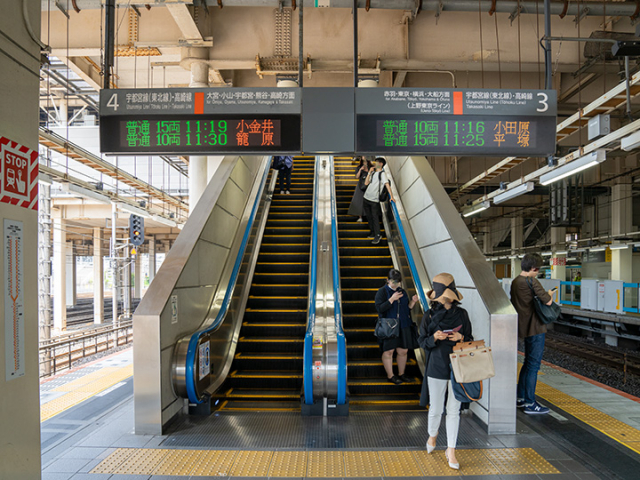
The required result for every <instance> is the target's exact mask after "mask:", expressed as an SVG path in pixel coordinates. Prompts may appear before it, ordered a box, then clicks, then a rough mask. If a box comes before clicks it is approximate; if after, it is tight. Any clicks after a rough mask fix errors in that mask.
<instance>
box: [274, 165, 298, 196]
mask: <svg viewBox="0 0 640 480" xmlns="http://www.w3.org/2000/svg"><path fill="white" fill-rule="evenodd" d="M273 168H274V169H276V170H278V172H279V173H278V177H279V182H280V193H281V194H283V193H285V192H286V194H287V195H289V194H290V193H291V172H292V171H293V157H292V156H291V155H284V156H280V155H274V157H273ZM285 183H286V185H285ZM285 187H286V189H285Z"/></svg>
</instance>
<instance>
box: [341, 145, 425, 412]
mask: <svg viewBox="0 0 640 480" xmlns="http://www.w3.org/2000/svg"><path fill="white" fill-rule="evenodd" d="M334 164H335V177H336V197H337V198H336V203H337V210H338V211H337V214H338V242H339V244H340V282H341V286H342V311H343V325H344V330H345V335H346V337H347V359H348V360H347V362H348V363H347V368H348V386H349V392H350V394H351V398H350V409H351V410H385V411H388V410H418V409H422V408H421V407H420V406H419V398H420V388H421V385H422V375H421V374H420V369H419V367H418V364H417V362H416V359H415V355H414V353H413V352H412V351H411V350H410V351H409V359H408V361H407V368H406V371H405V375H406V376H408V377H410V378H411V379H412V380H411V381H410V382H407V383H402V384H400V385H393V384H391V383H389V381H388V380H387V375H386V373H385V371H384V367H383V366H382V360H381V355H382V352H381V351H380V348H379V347H378V341H377V338H376V337H375V336H374V334H373V332H374V329H375V325H376V321H377V318H378V314H377V312H376V308H375V303H374V298H375V295H376V291H377V290H378V288H380V287H381V286H382V285H384V283H385V281H386V278H387V274H388V273H389V270H390V269H392V268H393V262H392V260H391V254H390V251H389V246H388V244H387V238H386V232H385V233H383V236H382V241H381V242H380V244H378V245H372V244H371V240H370V239H367V234H368V227H367V222H366V220H364V221H363V222H358V221H357V220H358V217H356V216H350V215H348V214H347V211H348V209H349V204H350V202H351V198H352V197H353V193H354V189H355V188H359V187H358V182H357V180H356V178H355V171H356V167H357V164H356V163H353V162H352V160H351V158H339V157H338V158H336V159H335V161H334ZM397 368H398V367H397V365H396V363H395V359H394V370H395V371H397Z"/></svg>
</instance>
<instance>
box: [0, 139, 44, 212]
mask: <svg viewBox="0 0 640 480" xmlns="http://www.w3.org/2000/svg"><path fill="white" fill-rule="evenodd" d="M0 167H1V168H0V177H1V178H2V180H0V202H3V203H9V204H11V205H17V206H18V207H22V208H29V209H31V210H35V211H36V212H37V211H38V150H31V149H30V148H27V147H25V146H24V145H20V144H19V143H17V142H14V141H11V140H9V139H8V138H6V137H3V136H1V135H0Z"/></svg>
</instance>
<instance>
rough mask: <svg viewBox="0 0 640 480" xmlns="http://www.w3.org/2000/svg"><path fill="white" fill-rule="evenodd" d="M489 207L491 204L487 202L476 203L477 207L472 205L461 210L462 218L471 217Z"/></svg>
mask: <svg viewBox="0 0 640 480" xmlns="http://www.w3.org/2000/svg"><path fill="white" fill-rule="evenodd" d="M490 206H491V202H490V201H489V200H487V201H485V202H482V203H478V204H477V205H474V206H472V207H469V208H467V209H463V210H462V216H463V217H469V216H471V215H475V214H476V213H480V212H482V211H483V210H486V209H487V208H489V207H490Z"/></svg>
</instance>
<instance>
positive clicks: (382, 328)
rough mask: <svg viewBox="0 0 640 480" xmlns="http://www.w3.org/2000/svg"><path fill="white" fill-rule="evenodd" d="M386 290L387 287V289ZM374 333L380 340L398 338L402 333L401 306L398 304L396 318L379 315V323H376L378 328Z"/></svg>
mask: <svg viewBox="0 0 640 480" xmlns="http://www.w3.org/2000/svg"><path fill="white" fill-rule="evenodd" d="M385 290H386V289H385ZM389 298H391V297H390V296H389V292H387V299H389ZM373 334H374V335H375V336H376V337H378V339H380V340H387V339H388V338H396V337H398V336H399V335H400V306H399V305H398V314H397V315H396V318H383V317H378V323H376V329H375V331H374V332H373Z"/></svg>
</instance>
